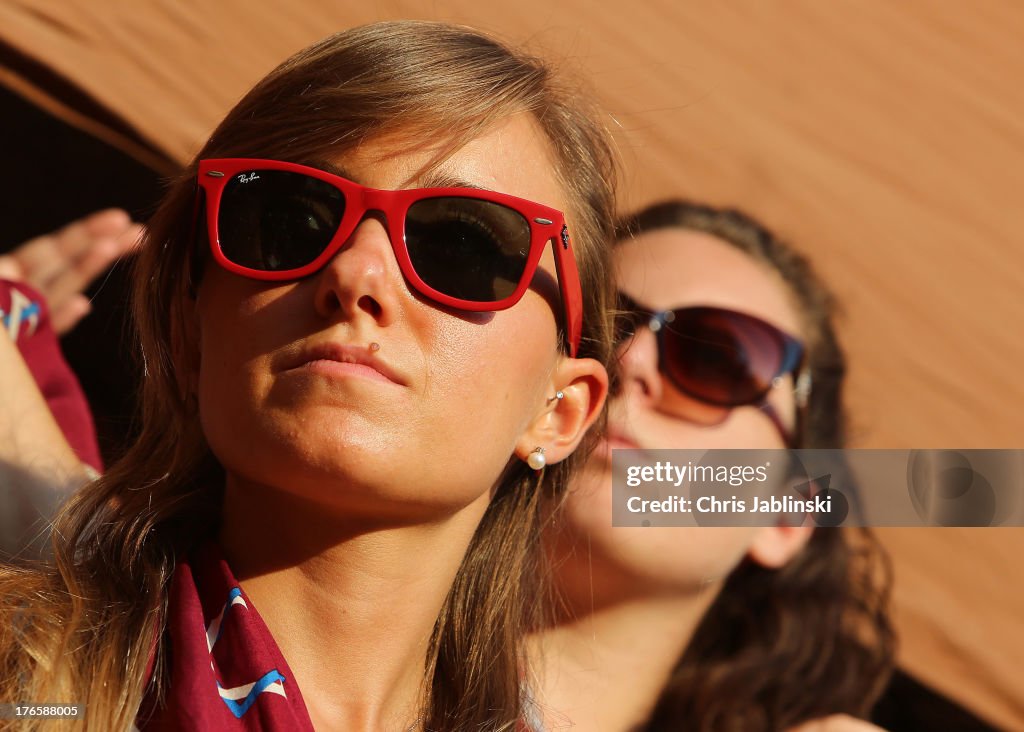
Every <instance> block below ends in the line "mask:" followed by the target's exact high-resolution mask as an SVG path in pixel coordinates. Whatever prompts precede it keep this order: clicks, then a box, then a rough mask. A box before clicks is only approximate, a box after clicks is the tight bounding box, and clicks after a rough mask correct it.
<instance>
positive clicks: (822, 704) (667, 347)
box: [534, 202, 892, 732]
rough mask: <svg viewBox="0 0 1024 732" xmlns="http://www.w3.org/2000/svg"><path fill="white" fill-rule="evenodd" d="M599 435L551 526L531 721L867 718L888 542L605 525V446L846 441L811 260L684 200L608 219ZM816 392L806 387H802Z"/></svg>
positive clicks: (663, 726) (735, 728)
mask: <svg viewBox="0 0 1024 732" xmlns="http://www.w3.org/2000/svg"><path fill="white" fill-rule="evenodd" d="M620 237H621V239H620V243H619V244H618V246H617V247H616V252H615V261H616V267H617V276H618V283H619V288H620V290H621V291H622V293H623V294H624V298H623V299H622V301H621V303H620V304H621V305H622V307H623V310H622V312H621V313H620V318H619V320H620V335H621V336H625V337H624V338H623V339H622V343H621V345H620V348H619V357H620V360H619V372H620V373H619V376H618V378H619V382H620V383H619V385H618V388H617V390H616V391H615V392H613V394H614V396H613V398H612V400H611V404H610V415H609V427H608V437H607V439H606V440H605V443H604V445H603V447H601V448H599V449H598V450H597V451H596V452H595V454H594V456H593V457H592V458H591V460H590V462H589V463H588V465H587V468H586V470H585V471H584V472H583V473H582V474H581V475H580V477H579V479H578V480H577V481H576V483H575V486H574V488H573V489H572V490H571V491H570V494H569V496H568V499H567V502H566V506H565V511H564V513H563V514H562V515H561V516H556V518H555V523H554V524H553V525H552V528H551V530H550V531H549V532H548V534H547V536H546V540H547V546H548V550H549V553H550V555H551V557H552V560H553V563H554V567H555V572H556V580H557V583H558V586H559V589H560V590H561V604H560V605H559V606H557V607H558V610H557V612H556V616H555V620H554V623H553V624H552V626H551V627H549V628H547V629H545V630H544V631H543V632H541V633H538V634H537V635H536V636H535V644H534V652H535V654H536V657H537V658H539V659H541V661H542V676H541V678H540V679H539V680H538V681H537V682H536V683H535V687H534V688H535V693H536V694H537V695H538V696H539V698H540V701H541V706H542V708H543V709H544V716H543V718H541V719H538V720H537V721H536V724H535V727H536V728H537V729H546V730H556V729H564V728H565V726H566V725H567V724H568V723H571V724H572V725H574V728H577V729H582V730H588V731H591V730H592V731H595V732H596V731H604V732H626V731H627V730H630V731H631V732H632V731H636V730H651V731H655V732H670V731H672V732H674V731H676V730H687V732H690V731H696V732H723V731H725V732H782V731H783V730H792V729H795V728H797V727H799V726H802V725H803V724H805V723H811V722H812V721H813V722H815V726H814V729H820V730H823V731H826V732H827V731H829V730H863V729H868V728H870V725H868V724H867V723H865V722H863V721H859V720H857V719H856V718H857V717H860V718H863V717H865V716H866V715H867V714H868V712H869V710H870V708H871V705H872V702H873V700H874V699H875V698H876V696H877V694H878V693H879V691H880V689H881V686H882V684H884V681H885V678H886V675H887V672H888V669H889V666H890V664H891V661H892V633H891V629H890V626H889V623H888V619H887V616H886V607H885V599H886V594H887V587H886V583H885V581H884V580H882V581H881V582H879V579H878V574H877V572H878V570H880V569H884V565H883V564H882V559H881V557H880V555H879V554H878V552H879V550H878V549H877V548H876V547H875V545H874V544H873V542H872V540H871V539H870V537H869V536H863V537H857V538H858V541H857V542H856V543H851V542H850V541H849V539H848V538H847V537H845V536H844V535H842V534H840V533H839V532H838V530H830V529H815V530H812V529H810V528H808V527H786V526H781V525H780V526H774V527H767V528H760V529H751V528H613V527H612V510H611V499H612V496H611V473H610V464H609V460H610V452H611V450H612V449H613V448H644V449H657V448H689V449H708V448H781V447H784V446H786V445H787V444H789V445H792V446H796V447H808V448H810V447H840V446H842V444H843V440H844V429H843V412H842V403H841V387H842V380H843V374H844V370H845V364H844V361H843V356H842V354H841V352H840V350H839V348H838V344H837V342H836V337H835V333H834V331H833V327H832V321H831V318H832V312H833V306H832V302H831V299H830V297H829V295H828V293H827V291H826V290H825V289H824V287H823V286H822V284H821V283H820V281H819V280H818V279H817V278H816V277H815V276H814V274H813V272H812V270H811V269H810V267H809V265H808V263H807V261H806V260H805V259H804V258H803V257H801V256H800V255H798V254H797V253H796V252H794V251H793V250H792V249H790V248H789V247H788V246H787V245H786V244H785V243H783V242H781V241H780V240H778V239H777V238H775V237H774V236H773V235H772V234H771V233H770V232H769V231H767V230H766V229H765V228H764V227H762V226H760V225H759V224H757V223H756V222H755V221H753V220H752V219H750V218H749V217H747V216H744V215H743V214H740V213H738V212H735V211H728V210H719V209H714V208H710V207H706V206H700V205H696V204H690V203H685V202H668V203H665V204H661V205H658V206H653V207H651V208H649V209H646V210H644V211H641V212H640V213H638V214H637V215H636V216H634V217H632V218H631V219H628V220H626V221H625V222H623V224H622V225H621V227H620ZM808 390H809V393H808Z"/></svg>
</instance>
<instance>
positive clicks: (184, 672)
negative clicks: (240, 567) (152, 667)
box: [136, 543, 313, 732]
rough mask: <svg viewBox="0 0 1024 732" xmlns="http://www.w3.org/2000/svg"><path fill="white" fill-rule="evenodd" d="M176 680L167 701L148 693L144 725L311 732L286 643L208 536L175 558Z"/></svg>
mask: <svg viewBox="0 0 1024 732" xmlns="http://www.w3.org/2000/svg"><path fill="white" fill-rule="evenodd" d="M167 621H168V622H167V631H166V632H167V637H166V638H165V642H167V644H168V647H169V649H170V654H169V655H170V658H169V663H170V669H171V674H170V677H171V682H170V689H169V690H168V691H167V693H166V699H165V700H164V704H163V705H162V706H159V707H157V706H156V704H155V700H154V699H151V698H147V699H146V701H145V702H144V703H143V705H142V709H141V710H140V712H139V717H138V719H137V721H136V724H137V725H138V729H139V730H141V731H143V732H151V731H152V730H175V731H177V730H190V731H195V732H200V731H202V732H207V731H208V730H209V731H213V730H217V731H218V732H220V730H225V731H226V732H232V731H236V730H237V731H239V732H240V731H242V730H245V731H247V732H278V731H281V732H284V731H286V730H287V731H288V732H291V731H292V730H295V731H296V732H313V724H312V722H310V719H309V713H308V712H307V711H306V705H305V703H304V702H303V701H302V694H301V693H300V692H299V687H298V685H297V684H296V683H295V680H294V678H293V677H292V673H291V670H290V669H289V668H288V664H287V662H286V661H285V660H284V656H282V655H281V650H280V649H279V648H278V647H277V644H276V643H275V642H274V639H273V638H272V637H271V635H270V631H269V630H267V626H266V625H265V624H264V623H263V619H262V618H261V617H260V615H259V613H258V612H256V608H255V607H253V604H252V602H250V601H249V598H248V597H246V595H245V593H244V592H243V591H242V589H241V587H239V584H238V582H237V581H236V580H235V578H234V576H233V575H232V574H231V569H230V568H229V567H228V565H227V562H225V561H224V557H223V555H222V553H221V550H220V547H218V546H217V545H216V544H213V543H209V544H206V545H205V546H203V547H202V548H201V549H199V550H198V551H197V552H196V553H195V554H193V555H192V557H191V558H190V559H189V561H186V562H182V563H180V564H179V565H178V568H177V570H176V571H175V573H174V580H173V582H172V585H171V594H170V602H169V605H168V616H167Z"/></svg>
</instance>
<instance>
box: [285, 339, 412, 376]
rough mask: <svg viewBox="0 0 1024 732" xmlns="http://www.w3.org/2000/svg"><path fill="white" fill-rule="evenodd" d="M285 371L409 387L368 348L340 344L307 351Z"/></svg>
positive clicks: (328, 344) (314, 346) (398, 374)
mask: <svg viewBox="0 0 1024 732" xmlns="http://www.w3.org/2000/svg"><path fill="white" fill-rule="evenodd" d="M286 370H287V371H295V370H306V371H312V372H314V373H319V374H322V375H324V376H329V377H334V378H343V377H347V376H360V377H363V378H368V379H373V380H376V381H382V382H387V383H392V384H397V385H399V386H405V385H406V380H405V378H404V377H403V376H402V374H400V373H398V372H397V371H396V370H395V369H393V368H391V366H390V365H388V363H387V362H385V361H383V360H382V359H380V358H378V357H376V356H374V355H373V354H372V353H371V352H370V350H369V349H368V348H365V347H361V346H348V345H344V344H340V343H323V344H317V345H313V346H310V347H309V348H305V349H303V351H302V352H301V354H300V355H299V357H298V358H297V359H295V360H294V361H293V362H291V363H290V364H289V366H288V367H287V368H286Z"/></svg>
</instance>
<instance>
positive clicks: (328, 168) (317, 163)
mask: <svg viewBox="0 0 1024 732" xmlns="http://www.w3.org/2000/svg"><path fill="white" fill-rule="evenodd" d="M306 164H307V165H309V167H311V168H318V169H320V170H322V171H324V172H325V173H330V174H331V175H336V176H338V177H339V178H344V179H345V180H350V181H352V182H353V183H359V181H357V180H356V179H355V178H353V177H352V174H351V173H349V172H348V171H347V170H345V169H344V168H342V167H340V166H338V165H335V164H334V163H332V162H330V161H329V160H320V159H316V160H311V161H309V162H308V163H306Z"/></svg>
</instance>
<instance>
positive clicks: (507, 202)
mask: <svg viewBox="0 0 1024 732" xmlns="http://www.w3.org/2000/svg"><path fill="white" fill-rule="evenodd" d="M261 170H281V171H286V172H290V173H298V174H300V175H306V176H309V177H311V178H316V179H317V180H321V181H323V182H325V183H328V184H330V185H332V186H334V187H335V188H336V189H338V190H339V191H341V193H342V195H343V196H344V197H345V211H344V214H343V215H342V218H341V221H340V222H339V224H338V230H337V231H336V232H334V235H333V237H332V238H331V240H330V242H329V243H328V244H327V246H326V247H325V248H324V251H323V252H322V253H321V254H320V255H319V256H318V257H317V258H316V259H314V260H313V261H312V262H310V263H309V264H307V265H305V266H303V267H300V268H298V269H289V270H281V271H273V272H270V271H264V270H258V269H251V268H249V267H244V266H242V265H240V264H236V263H235V262H232V261H230V260H229V259H228V258H227V257H226V256H225V255H224V252H223V250H222V249H221V246H220V235H219V231H218V225H217V219H218V214H219V212H220V202H221V197H222V195H223V193H224V187H225V186H226V185H227V182H228V181H229V180H231V179H232V178H233V177H235V176H236V175H240V174H243V173H250V172H254V171H255V172H259V171H261ZM198 183H199V185H200V186H201V187H202V189H203V191H204V192H205V194H206V211H207V216H206V219H207V227H208V230H209V240H210V250H211V252H212V254H213V258H214V259H215V260H216V262H217V264H219V265H220V266H221V267H223V268H224V269H226V270H227V271H229V272H232V273H234V274H237V275H240V276H242V277H249V278H252V279H256V280H266V281H282V280H293V279H298V278H301V277H306V276H308V275H311V274H313V273H315V272H317V271H319V270H320V269H322V268H323V267H324V266H325V265H326V264H327V263H328V262H329V261H330V260H331V258H332V257H334V255H335V254H336V253H337V252H338V251H339V250H340V249H341V248H342V247H343V246H344V244H345V242H346V241H348V239H349V237H350V236H351V235H352V232H354V231H355V229H356V227H357V226H358V225H359V223H360V222H361V221H362V220H363V219H364V218H365V217H366V214H367V212H369V211H379V212H381V213H383V214H384V216H385V219H386V222H387V230H388V238H389V239H390V241H391V248H392V250H393V251H394V253H395V259H396V260H397V261H398V267H399V269H400V270H401V271H402V275H403V276H404V277H405V279H406V281H407V282H409V284H410V285H412V287H413V288H415V289H416V290H417V291H418V292H419V293H420V294H422V295H424V296H425V297H428V298H430V299H431V300H434V301H435V302H438V303H440V304H442V305H446V306H448V307H452V308H457V309H460V310H471V311H476V312H483V311H493V310H506V309H508V308H510V307H512V306H513V305H515V304H516V303H517V302H519V300H520V299H522V297H523V295H524V294H525V293H526V290H527V288H528V287H529V286H530V282H531V281H532V280H533V277H534V275H535V274H536V271H537V265H538V263H539V262H540V258H541V256H542V255H543V253H544V247H545V246H546V245H547V243H548V242H551V245H552V248H553V250H554V255H555V268H556V271H557V274H558V284H559V289H560V291H561V296H562V305H563V307H564V309H565V335H566V341H567V343H568V346H569V355H570V356H572V357H575V356H576V352H577V349H578V348H579V343H580V337H581V334H582V329H583V294H582V291H581V288H580V280H579V273H578V272H577V269H576V258H575V256H574V255H573V251H572V244H571V241H570V239H569V229H568V227H567V226H566V224H565V216H564V215H563V214H562V212H561V211H558V210H556V209H553V208H549V207H548V206H543V205H541V204H539V203H534V202H533V201H527V200H526V199H523V198H516V197H515V196H509V195H507V194H504V193H496V192H494V191H488V190H484V189H478V188H411V189H407V190H400V191H384V190H378V189H375V188H367V187H365V186H361V185H359V184H358V183H353V182H352V181H350V180H347V179H345V178H342V177H340V176H337V175H334V174H332V173H328V172H326V171H324V170H320V169H319V168H311V167H309V166H306V165H300V164H298V163H287V162H283V161H280V160H264V159H258V158H219V159H209V160H201V161H199V173H198ZM442 197H455V198H472V199H477V200H481V201H490V202H493V203H497V204H500V205H502V206H505V207H507V208H510V209H512V210H514V211H516V212H517V213H519V214H520V215H521V216H523V217H524V218H525V219H526V221H527V223H528V224H529V226H530V252H529V254H528V256H527V258H526V265H525V267H524V269H523V275H522V277H521V278H520V281H519V284H518V285H517V286H516V289H515V291H514V292H513V293H512V294H511V295H509V296H508V297H505V298H503V299H501V300H498V301H496V302H476V301H473V300H463V299H461V298H457V297H452V296H450V295H446V294H444V293H443V292H439V291H438V290H435V289H434V288H433V287H431V286H430V285H428V284H427V283H426V282H424V281H423V280H422V279H421V278H420V276H419V274H417V272H416V269H415V268H414V267H413V264H412V260H411V259H410V258H409V250H408V248H407V246H406V241H405V217H406V214H407V213H408V211H409V207H410V206H411V205H412V204H414V203H416V202H417V201H422V200H424V199H429V198H442Z"/></svg>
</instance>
